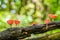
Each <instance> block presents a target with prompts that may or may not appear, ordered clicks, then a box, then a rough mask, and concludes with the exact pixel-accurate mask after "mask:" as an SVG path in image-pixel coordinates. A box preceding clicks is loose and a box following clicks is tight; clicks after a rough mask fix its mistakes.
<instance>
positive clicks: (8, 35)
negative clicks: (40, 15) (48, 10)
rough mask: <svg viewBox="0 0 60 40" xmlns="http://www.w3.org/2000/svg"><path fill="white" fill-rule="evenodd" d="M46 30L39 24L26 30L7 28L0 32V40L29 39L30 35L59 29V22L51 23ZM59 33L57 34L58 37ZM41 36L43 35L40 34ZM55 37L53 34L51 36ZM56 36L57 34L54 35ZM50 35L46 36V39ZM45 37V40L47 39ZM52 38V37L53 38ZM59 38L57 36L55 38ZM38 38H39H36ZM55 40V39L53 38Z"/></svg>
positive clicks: (43, 25)
mask: <svg viewBox="0 0 60 40" xmlns="http://www.w3.org/2000/svg"><path fill="white" fill-rule="evenodd" d="M47 25H48V28H47V29H46V24H41V25H36V24H35V25H32V26H27V27H26V28H21V27H20V28H19V27H18V28H17V27H16V28H9V29H7V30H5V31H2V32H0V40H18V39H24V38H27V37H30V36H31V34H39V33H44V32H47V31H49V30H53V29H57V28H60V22H52V23H48V24H47ZM59 34H60V33H58V35H59ZM42 35H43V34H42ZM53 35H55V34H53ZM56 35H57V34H56ZM50 36H51V35H47V37H48V39H49V38H50V39H51V37H50ZM44 37H46V35H45V36H43V37H41V39H42V38H44ZM47 37H46V39H47ZM53 37H54V36H52V38H53ZM57 37H59V36H57ZM38 38H39V37H38ZM55 38H56V37H55Z"/></svg>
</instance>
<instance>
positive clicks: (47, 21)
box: [45, 20, 50, 30]
mask: <svg viewBox="0 0 60 40" xmlns="http://www.w3.org/2000/svg"><path fill="white" fill-rule="evenodd" d="M49 22H50V20H45V23H46V30H47V29H48V23H49Z"/></svg>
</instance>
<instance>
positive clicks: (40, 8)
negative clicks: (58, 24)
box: [0, 0, 60, 31]
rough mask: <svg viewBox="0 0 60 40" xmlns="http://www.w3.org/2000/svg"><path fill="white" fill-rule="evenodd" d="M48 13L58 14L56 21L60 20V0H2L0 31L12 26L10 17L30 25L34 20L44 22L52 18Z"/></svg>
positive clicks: (22, 24) (0, 1) (0, 3)
mask: <svg viewBox="0 0 60 40" xmlns="http://www.w3.org/2000/svg"><path fill="white" fill-rule="evenodd" d="M48 14H54V15H57V18H56V19H54V21H60V0H0V31H2V30H5V29H6V28H9V27H10V25H9V24H8V23H7V21H8V20H10V19H12V20H20V24H19V26H28V25H31V23H32V22H36V23H37V24H43V23H44V20H46V19H50V18H49V17H48ZM50 20H51V19H50ZM51 21H52V20H51Z"/></svg>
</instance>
